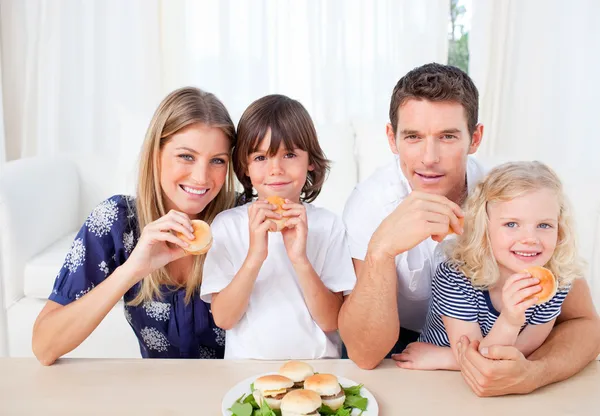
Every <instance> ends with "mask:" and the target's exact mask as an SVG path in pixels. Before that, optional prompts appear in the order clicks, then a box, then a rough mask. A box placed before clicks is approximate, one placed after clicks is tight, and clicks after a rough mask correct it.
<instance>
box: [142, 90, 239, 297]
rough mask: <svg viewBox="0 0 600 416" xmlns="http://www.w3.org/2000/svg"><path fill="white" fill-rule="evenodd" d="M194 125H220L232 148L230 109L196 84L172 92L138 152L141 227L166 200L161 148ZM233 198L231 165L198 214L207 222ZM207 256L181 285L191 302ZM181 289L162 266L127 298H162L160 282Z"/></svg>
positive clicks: (198, 260)
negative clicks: (220, 186)
mask: <svg viewBox="0 0 600 416" xmlns="http://www.w3.org/2000/svg"><path fill="white" fill-rule="evenodd" d="M195 123H202V124H205V125H207V126H210V127H216V128H219V129H221V130H222V131H223V133H225V136H227V138H228V139H229V142H230V145H231V146H230V155H231V150H232V149H233V147H234V146H235V141H236V135H235V126H234V124H233V121H232V120H231V117H230V116H229V112H228V111H227V109H226V108H225V106H224V105H223V103H221V101H219V99H218V98H217V97H215V96H214V95H213V94H210V93H207V92H204V91H202V90H200V89H198V88H193V87H185V88H181V89H178V90H175V91H173V92H172V93H170V94H169V95H168V96H167V97H166V98H165V99H164V100H163V101H162V102H161V103H160V105H159V107H158V109H157V110H156V112H155V113H154V116H153V117H152V121H151V122H150V126H149V127H148V131H147V132H146V138H145V140H144V144H143V146H142V152H141V154H140V170H139V176H138V185H137V198H136V207H135V208H136V211H137V219H138V224H139V231H140V233H141V230H143V229H144V227H145V226H146V225H148V224H149V223H151V222H153V221H156V220H157V219H159V218H160V217H162V216H164V215H165V214H166V213H167V212H166V210H165V200H164V198H165V197H164V194H163V191H162V188H161V186H160V152H161V150H162V148H163V146H164V145H165V144H166V143H167V142H168V141H169V140H170V139H171V137H172V136H173V135H174V134H175V133H177V132H178V131H180V130H181V129H183V128H185V127H187V126H189V125H191V124H195ZM234 199H235V192H234V175H233V168H232V164H231V163H229V166H228V171H227V178H226V180H225V185H224V186H223V188H222V189H221V191H220V192H219V193H218V194H217V196H216V197H215V199H214V200H212V201H211V202H210V203H209V204H208V205H207V206H206V208H205V209H204V211H202V213H201V214H200V216H199V218H200V219H202V220H204V221H206V222H208V223H209V224H210V223H211V222H212V220H213V219H214V218H215V216H216V215H217V214H218V213H220V212H221V211H223V210H226V209H228V208H231V207H232V206H233V203H234ZM205 257H206V256H205V255H201V256H196V257H195V258H194V266H193V268H192V274H191V275H190V277H189V278H188V279H187V282H186V284H185V288H186V295H185V301H186V302H189V301H190V300H191V298H192V296H194V295H195V294H197V290H198V288H199V287H200V284H201V283H202V268H203V265H204V259H205ZM161 285H167V286H169V287H173V288H180V287H182V286H183V285H181V284H180V283H178V282H176V281H175V280H174V279H173V278H172V277H171V276H169V273H167V270H166V268H165V267H163V268H161V269H159V270H157V271H155V272H153V273H151V274H150V275H149V276H147V277H145V278H144V279H143V280H142V284H141V289H140V291H139V292H138V294H137V295H136V297H135V298H134V299H133V300H132V301H131V302H130V304H131V305H139V304H141V303H143V302H145V301H151V300H155V299H160V298H161V292H160V286H161Z"/></svg>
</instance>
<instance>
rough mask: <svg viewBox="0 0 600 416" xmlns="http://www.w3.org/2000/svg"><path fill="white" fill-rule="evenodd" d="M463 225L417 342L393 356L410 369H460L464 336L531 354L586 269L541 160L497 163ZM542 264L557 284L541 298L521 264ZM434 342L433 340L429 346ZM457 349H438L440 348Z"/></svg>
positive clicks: (438, 276)
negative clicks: (548, 296)
mask: <svg viewBox="0 0 600 416" xmlns="http://www.w3.org/2000/svg"><path fill="white" fill-rule="evenodd" d="M464 229H465V231H464V233H463V235H461V236H459V237H457V238H456V239H455V240H454V241H448V242H444V243H442V245H440V248H442V249H444V251H445V252H446V254H447V256H448V259H449V260H447V261H445V262H442V263H441V264H440V265H439V266H438V268H437V271H436V273H435V275H434V278H433V282H432V292H433V293H432V302H431V305H430V307H429V313H428V316H427V321H426V323H425V328H424V330H423V332H422V334H421V336H420V338H419V342H416V343H413V344H410V345H409V346H408V347H407V348H406V350H405V351H404V352H403V353H402V354H398V355H397V356H395V359H396V360H399V364H398V365H399V366H400V367H404V368H413V369H429V370H433V369H458V367H457V363H456V354H457V349H456V344H457V343H458V340H459V339H460V337H461V336H462V335H466V336H467V337H468V338H469V339H471V340H481V344H480V348H484V347H487V346H490V345H509V346H513V345H514V346H515V347H516V348H518V349H519V350H520V351H521V352H522V353H523V355H525V356H528V355H529V354H531V353H532V352H533V351H535V350H536V349H537V348H538V347H539V346H540V345H542V343H543V342H544V340H545V339H546V337H547V336H548V334H549V333H550V331H551V330H552V326H553V324H554V321H555V319H556V317H557V316H558V315H559V314H560V310H561V305H562V303H563V301H564V299H565V297H566V296H567V293H568V291H569V288H570V286H571V283H572V282H573V280H574V279H575V278H577V277H580V276H581V275H582V268H581V263H580V260H579V257H578V255H577V251H576V247H575V236H574V235H573V230H574V226H573V223H572V220H571V217H570V214H569V208H568V204H567V200H566V196H565V194H564V192H563V189H562V185H561V182H560V180H559V178H558V177H557V176H556V174H555V173H554V172H553V171H552V170H551V169H550V168H548V167H547V166H546V165H544V164H542V163H539V162H516V163H506V164H503V165H501V166H498V167H497V168H495V169H493V170H492V171H491V172H490V173H489V174H488V175H487V176H486V178H485V179H484V180H483V182H481V183H480V184H479V185H478V186H477V188H476V190H475V192H474V193H473V195H471V196H470V197H469V199H468V201H467V206H466V211H465V228H464ZM531 266H544V267H546V268H547V269H549V270H550V271H551V272H552V273H553V274H554V276H555V277H556V279H557V282H558V290H557V292H556V294H555V295H554V297H552V298H551V299H550V300H549V301H547V302H545V303H542V304H539V305H538V304H537V300H538V299H537V297H536V296H535V295H536V294H537V293H538V292H540V290H541V287H540V286H539V285H538V283H539V281H538V279H536V278H534V277H532V276H531V275H530V274H529V273H527V272H524V269H526V268H528V267H531ZM428 344H433V345H428ZM435 346H438V347H452V351H454V354H452V351H451V350H450V348H438V347H435Z"/></svg>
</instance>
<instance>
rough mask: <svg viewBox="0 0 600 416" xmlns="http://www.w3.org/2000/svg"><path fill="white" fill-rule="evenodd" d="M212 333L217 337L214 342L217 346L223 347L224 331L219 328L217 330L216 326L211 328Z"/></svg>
mask: <svg viewBox="0 0 600 416" xmlns="http://www.w3.org/2000/svg"><path fill="white" fill-rule="evenodd" d="M213 332H214V333H215V335H216V336H217V337H216V338H215V340H216V341H217V344H219V345H221V346H224V345H225V331H224V330H222V329H221V328H219V327H218V326H216V327H214V328H213Z"/></svg>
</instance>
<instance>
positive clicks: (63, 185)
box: [0, 122, 600, 357]
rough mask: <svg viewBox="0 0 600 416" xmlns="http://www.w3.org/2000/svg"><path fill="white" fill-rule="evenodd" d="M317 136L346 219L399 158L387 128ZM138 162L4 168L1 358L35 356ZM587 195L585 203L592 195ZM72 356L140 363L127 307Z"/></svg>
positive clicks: (74, 160)
mask: <svg viewBox="0 0 600 416" xmlns="http://www.w3.org/2000/svg"><path fill="white" fill-rule="evenodd" d="M317 130H318V132H319V136H320V141H321V143H322V146H323V148H324V150H325V153H326V154H327V156H328V157H329V158H330V159H331V160H332V161H333V165H332V170H331V173H330V176H329V178H328V180H327V182H326V184H325V187H324V190H323V193H322V195H321V196H320V197H319V198H318V199H317V201H316V202H315V203H316V204H317V205H321V206H325V207H327V208H329V209H331V210H332V211H334V212H336V213H338V214H341V212H342V209H343V206H344V203H345V201H346V198H347V197H348V195H349V194H350V192H351V191H352V189H353V188H354V186H355V185H356V183H357V181H359V180H362V179H364V178H366V177H367V176H368V175H369V174H370V173H371V172H372V171H373V170H374V169H375V168H376V167H377V166H379V165H382V164H385V163H387V162H388V161H389V160H391V158H392V156H391V153H390V151H389V149H388V146H387V140H386V137H385V122H381V123H373V122H365V123H359V122H356V123H354V124H352V125H349V124H348V125H324V126H317ZM129 153H132V152H129ZM135 156H137V155H131V157H129V158H126V159H117V158H115V157H111V156H110V155H107V156H95V157H81V156H78V155H61V156H56V157H36V158H30V159H21V160H17V161H13V162H9V163H8V164H7V165H6V166H5V169H4V171H3V172H2V173H1V174H0V356H2V355H3V354H4V355H9V356H13V357H20V356H32V352H31V333H32V327H33V323H34V321H35V318H36V316H37V315H38V313H39V311H40V310H41V308H42V307H43V305H44V303H45V301H46V299H47V296H48V294H49V293H50V292H51V290H52V286H53V283H54V279H55V276H56V274H57V273H58V271H59V269H60V267H61V265H62V262H63V260H64V257H65V254H66V252H67V250H68V248H69V247H70V245H71V242H72V239H73V237H74V235H75V233H76V232H77V230H78V229H79V227H80V226H81V224H82V223H83V221H84V220H85V218H86V216H87V215H88V214H89V212H90V211H91V210H92V209H93V208H94V206H95V205H96V204H97V203H99V202H100V201H102V200H103V199H104V198H107V197H108V196H110V195H113V194H116V193H132V192H131V191H132V189H133V179H134V177H135V163H134V161H135ZM488 162H489V163H492V161H488ZM581 195H583V197H585V192H583V193H582V194H581ZM582 204H583V205H584V206H585V207H586V210H585V211H583V210H582V211H581V212H585V215H584V218H583V219H586V220H587V222H583V221H580V223H581V224H585V227H583V228H585V229H586V230H587V231H588V233H587V234H585V233H584V239H585V244H583V245H584V246H585V248H586V251H585V253H584V255H585V256H586V258H587V259H588V261H589V263H590V266H591V269H592V273H594V274H596V275H598V274H600V220H599V218H600V201H599V200H594V201H587V202H585V201H584V203H582ZM592 213H593V215H592ZM590 219H593V222H594V227H591V225H590ZM590 230H594V231H592V232H589V231H590ZM594 250H595V251H594ZM592 253H594V254H592ZM594 259H595V260H594ZM594 281H595V282H596V283H595V286H594V288H593V289H594V290H595V296H596V301H597V302H598V301H599V300H600V293H599V292H600V287H599V284H600V277H599V276H595V279H594ZM69 356H73V357H139V356H140V354H139V348H138V344H137V341H136V339H135V336H134V335H133V331H131V329H130V328H129V326H128V324H127V321H126V320H125V319H124V316H123V305H122V304H117V306H115V308H114V310H112V311H111V312H110V313H109V314H108V316H107V318H106V319H105V320H104V321H103V322H102V323H101V324H100V326H99V327H98V329H97V330H96V331H94V333H93V334H92V335H91V336H90V337H89V338H88V339H87V340H86V341H85V342H84V343H83V344H82V345H81V346H80V347H78V348H77V349H76V350H74V351H73V352H72V353H71V354H69Z"/></svg>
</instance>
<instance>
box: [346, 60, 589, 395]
mask: <svg viewBox="0 0 600 416" xmlns="http://www.w3.org/2000/svg"><path fill="white" fill-rule="evenodd" d="M477 117H478V92H477V88H476V87H475V85H474V84H473V81H472V80H471V79H470V78H469V77H468V75H467V74H465V73H464V72H462V71H461V70H459V69H457V68H454V67H450V66H445V65H439V64H428V65H424V66H422V67H419V68H416V69H414V70H412V71H410V72H409V73H408V74H406V76H404V77H403V78H401V79H400V81H398V84H397V85H396V87H395V88H394V91H393V94H392V99H391V104H390V123H389V124H388V125H387V127H386V132H387V136H388V141H389V145H390V149H391V150H392V152H393V153H394V154H395V160H394V161H393V163H391V164H389V165H387V166H384V167H382V168H380V169H379V170H378V171H376V172H375V173H374V174H373V175H372V176H371V177H370V178H368V179H367V180H366V181H364V182H363V183H361V184H359V185H358V186H357V187H356V189H355V190H354V192H353V193H352V195H351V196H350V198H349V200H348V202H347V204H346V208H345V210H344V222H345V223H346V227H347V230H348V238H349V242H350V249H351V253H352V257H353V259H354V266H355V270H356V274H357V276H358V281H357V284H356V287H355V289H354V291H353V292H352V294H351V295H350V296H349V298H348V299H347V300H346V302H345V303H344V305H343V306H342V309H341V311H340V316H339V328H340V333H341V336H342V339H343V340H344V343H345V346H346V348H347V350H348V354H349V357H350V358H351V359H352V360H353V361H354V362H356V363H357V365H358V366H359V367H361V368H365V369H372V368H374V367H376V366H377V365H378V364H379V363H380V362H381V360H382V359H383V358H384V357H386V356H389V354H393V353H399V352H401V351H402V350H403V349H404V347H405V346H406V345H407V344H408V343H410V342H414V341H415V340H416V339H417V337H418V333H419V331H420V330H421V328H422V326H423V324H424V321H425V316H426V312H427V307H428V302H429V297H430V293H431V278H432V274H433V272H434V271H435V267H436V266H437V264H436V260H435V259H434V249H435V247H436V245H437V243H436V242H434V241H433V240H432V238H431V237H434V238H435V236H440V235H445V234H446V233H447V232H448V228H449V226H452V228H453V229H454V230H456V231H457V232H458V233H462V228H461V226H460V223H459V218H460V217H462V215H463V213H462V210H461V208H460V206H461V205H462V203H463V202H464V200H465V198H466V197H467V195H468V192H469V190H470V189H472V187H473V186H474V185H475V184H476V183H477V182H478V181H479V180H480V179H481V178H482V177H483V175H484V171H483V169H482V167H481V166H480V165H479V164H478V163H477V162H476V161H475V159H473V158H472V157H471V156H469V155H471V154H473V153H475V152H476V151H477V148H478V147H479V145H480V143H481V139H482V136H483V126H482V125H481V124H477ZM459 350H460V354H459V357H458V364H459V366H460V368H461V372H462V375H463V377H464V378H465V380H466V382H467V383H468V384H469V386H470V387H471V388H472V389H473V390H474V391H475V393H476V394H478V395H480V396H493V395H502V394H511V393H527V392H530V391H533V390H535V389H536V388H539V387H541V386H544V385H546V384H550V383H553V382H556V381H559V380H563V379H565V378H568V377H570V376H571V375H573V374H575V373H577V372H578V371H579V370H581V369H582V368H583V367H584V366H585V365H587V364H588V363H589V362H590V361H591V360H593V359H594V358H595V357H596V356H597V355H598V353H599V352H600V319H599V317H598V315H597V314H596V311H595V309H594V306H593V303H592V300H591V296H590V292H589V288H588V286H587V283H586V282H585V280H584V279H579V280H578V281H577V282H576V283H575V284H574V285H573V288H572V289H571V292H570V294H569V295H568V297H567V299H566V300H565V302H564V304H563V309H562V313H561V315H560V317H559V318H558V320H557V324H556V325H555V327H554V329H553V331H552V333H551V334H550V336H549V337H548V339H547V340H546V342H545V343H544V344H543V345H542V346H541V347H540V348H539V349H538V350H537V351H536V352H534V353H533V354H531V355H530V356H529V357H527V358H525V357H524V356H523V355H522V354H521V353H520V352H519V351H518V350H517V349H516V348H514V347H506V346H494V347H492V348H489V349H488V351H487V353H486V351H485V350H482V353H485V355H482V353H480V352H479V351H478V342H477V341H473V342H471V341H470V340H468V339H466V337H463V338H462V339H461V343H460V348H459ZM392 358H393V356H392Z"/></svg>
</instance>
